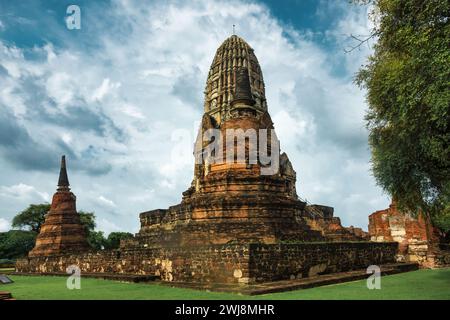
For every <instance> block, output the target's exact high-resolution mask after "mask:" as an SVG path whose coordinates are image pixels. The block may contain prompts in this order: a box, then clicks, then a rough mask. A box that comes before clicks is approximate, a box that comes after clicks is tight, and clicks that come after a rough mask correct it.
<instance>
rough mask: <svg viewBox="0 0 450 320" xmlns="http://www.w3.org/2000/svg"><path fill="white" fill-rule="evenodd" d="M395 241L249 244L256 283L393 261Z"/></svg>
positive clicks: (395, 247)
mask: <svg viewBox="0 0 450 320" xmlns="http://www.w3.org/2000/svg"><path fill="white" fill-rule="evenodd" d="M397 246H398V244H397V243H393V242H390V243H389V242H386V243H370V242H340V243H339V242H334V243H296V244H288V243H286V244H278V245H263V244H258V245H256V244H252V245H250V252H251V254H250V275H251V277H252V278H254V280H255V281H256V282H259V281H276V280H282V279H294V278H304V277H310V276H314V275H317V274H327V273H334V272H344V271H349V270H356V269H363V268H367V267H368V266H370V265H381V264H385V263H392V262H395V254H396V251H397Z"/></svg>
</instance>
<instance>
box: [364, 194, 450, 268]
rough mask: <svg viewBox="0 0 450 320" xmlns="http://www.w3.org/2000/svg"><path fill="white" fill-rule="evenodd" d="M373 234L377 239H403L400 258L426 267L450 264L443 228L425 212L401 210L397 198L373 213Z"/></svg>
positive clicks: (389, 240) (371, 228)
mask: <svg viewBox="0 0 450 320" xmlns="http://www.w3.org/2000/svg"><path fill="white" fill-rule="evenodd" d="M369 235H370V239H371V240H372V241H375V242H391V241H395V242H398V243H399V249H398V252H397V256H396V258H397V261H406V262H418V263H419V264H420V265H421V266H423V267H438V266H445V265H450V251H449V250H448V248H447V247H445V248H443V246H444V245H442V244H440V240H441V239H440V234H439V230H437V229H436V228H435V227H433V225H432V223H431V221H430V219H429V218H428V217H427V216H426V215H425V214H423V213H420V214H419V215H418V216H417V217H414V216H413V215H412V214H409V213H404V212H401V211H400V210H399V209H398V207H397V203H396V201H395V200H392V203H391V205H390V206H389V208H387V209H384V210H379V211H376V212H374V213H372V214H371V215H370V216H369Z"/></svg>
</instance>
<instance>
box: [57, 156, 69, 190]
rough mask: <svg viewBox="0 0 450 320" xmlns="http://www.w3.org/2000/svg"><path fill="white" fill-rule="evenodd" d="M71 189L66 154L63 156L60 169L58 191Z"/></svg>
mask: <svg viewBox="0 0 450 320" xmlns="http://www.w3.org/2000/svg"><path fill="white" fill-rule="evenodd" d="M62 190H69V178H68V177H67V169H66V156H65V155H64V156H62V157H61V168H60V170H59V179H58V191H62Z"/></svg>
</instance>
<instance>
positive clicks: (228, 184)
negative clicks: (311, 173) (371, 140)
mask: <svg viewBox="0 0 450 320" xmlns="http://www.w3.org/2000/svg"><path fill="white" fill-rule="evenodd" d="M229 129H236V130H242V131H243V132H249V130H250V131H251V130H254V131H255V132H261V130H262V131H263V132H265V133H267V136H268V139H267V140H266V141H265V142H263V143H261V139H258V140H257V142H255V140H252V139H250V138H249V137H246V138H245V139H243V140H239V139H236V140H235V138H234V137H231V138H230V137H229V136H227V132H228V130H229ZM272 129H274V124H273V122H272V120H271V117H270V114H269V112H268V106H267V100H266V97H265V87H264V80H263V75H262V71H261V68H260V65H259V63H258V60H257V58H256V56H255V54H254V51H253V49H252V48H251V47H250V46H249V45H248V44H247V43H246V42H245V41H244V40H243V39H241V38H239V37H238V36H236V35H233V36H231V37H229V38H228V39H226V40H225V41H224V43H223V44H222V45H221V46H220V47H219V48H218V49H217V52H216V55H215V57H214V60H213V62H212V65H211V68H210V71H209V75H208V78H207V82H206V89H205V100H204V114H203V117H202V122H201V126H200V129H199V134H198V137H197V141H196V143H195V148H194V156H195V157H196V159H197V160H198V159H199V161H196V164H195V168H194V178H193V180H192V183H191V185H190V186H189V188H188V189H187V190H186V191H185V192H183V195H182V200H181V203H179V204H177V205H174V206H171V207H169V208H167V209H157V210H151V211H147V212H143V213H141V214H140V216H139V218H140V222H141V227H140V230H139V232H138V233H137V234H136V235H135V237H134V238H132V239H129V240H125V241H122V242H121V245H120V248H119V249H117V250H103V251H97V252H94V251H87V252H84V253H78V252H76V251H75V250H74V251H73V252H67V251H66V250H64V251H62V250H61V251H57V250H56V251H50V250H47V251H46V250H40V251H39V250H38V249H39V247H40V246H41V243H42V241H40V242H39V245H38V244H37V246H36V248H35V249H33V251H32V254H30V256H29V257H28V259H23V260H19V261H18V262H17V265H16V268H17V270H18V271H19V272H40V273H54V272H65V268H66V267H67V266H69V265H71V264H77V265H78V266H79V267H80V268H81V271H82V272H85V273H99V274H104V273H119V274H139V275H156V276H159V277H160V278H161V279H162V280H165V281H172V282H198V283H236V284H252V283H258V282H266V281H275V280H282V279H293V278H302V277H308V276H314V275H317V274H326V273H335V272H344V271H349V270H355V269H362V268H367V267H368V266H369V265H373V264H375V265H381V264H386V263H392V262H395V254H396V252H397V246H398V244H397V243H395V242H382V243H375V242H370V241H367V240H368V238H367V234H366V233H365V232H363V231H362V230H361V229H359V228H353V227H350V228H345V227H343V226H342V225H341V223H340V220H339V218H337V217H334V215H333V208H331V207H327V206H323V205H309V204H307V203H306V202H305V201H302V200H301V199H300V198H299V197H298V195H297V190H296V172H295V170H294V169H293V166H292V163H291V162H290V161H289V158H288V156H287V155H286V153H282V152H280V150H279V147H278V146H279V142H278V140H277V138H276V134H275V132H274V131H273V130H272ZM211 130H215V131H214V132H220V133H221V135H220V136H219V138H218V140H216V138H214V139H213V138H212V137H209V136H208V133H209V132H211ZM205 136H206V137H207V138H206V139H205ZM212 142H219V144H218V145H219V148H216V149H214V152H210V153H209V152H207V151H208V150H207V149H208V148H209V147H208V146H210V145H211V143H212ZM256 143H258V146H259V149H258V148H256V146H255V144H256ZM221 146H223V149H222V147H221ZM225 146H228V148H226V147H225ZM230 146H231V148H230ZM240 148H242V149H243V150H245V153H244V161H233V162H231V163H230V162H228V161H223V160H224V159H229V158H228V157H230V158H232V159H235V156H236V155H237V156H238V157H239V149H240ZM261 148H262V149H265V151H266V153H265V154H264V157H266V158H267V157H268V156H270V159H271V163H269V162H268V161H267V159H266V158H264V157H263V153H262V152H261ZM242 149H241V150H242ZM255 150H256V151H255ZM232 151H234V152H232ZM252 152H255V153H256V156H257V157H256V160H255V159H254V158H252V157H251V155H252V154H253V153H252ZM253 155H254V154H253ZM254 160H255V161H254ZM273 161H275V162H277V163H276V164H277V165H276V166H274V167H275V168H276V170H274V171H273V172H272V171H270V170H271V165H273ZM268 170H269V171H268ZM263 171H264V172H269V174H267V173H266V174H262V172H263ZM67 186H68V184H67ZM64 192H68V191H64ZM57 194H58V193H57ZM55 196H56V195H55ZM54 199H55V198H54ZM56 199H59V198H58V197H57V198H56ZM67 199H68V198H67ZM74 205H75V202H74V200H73V206H72V207H70V208H71V209H73V210H75V206H74ZM52 208H53V204H52ZM56 208H57V206H56V204H55V210H56ZM55 210H54V211H51V212H56V211H55ZM63 213H69V211H68V210H65V211H64V212H63ZM48 217H50V214H49V216H48ZM48 219H49V224H50V223H51V222H52V221H55V220H52V219H50V218H48ZM46 223H47V222H46ZM52 223H53V222H52ZM59 223H60V224H61V227H62V225H64V223H65V220H64V219H60V222H59ZM74 225H75V224H74ZM47 230H49V228H48V227H45V228H43V229H42V232H43V233H44V235H45V233H46V232H47ZM65 230H68V229H65ZM67 234H68V235H69V234H72V233H71V232H67ZM80 234H81V230H80ZM44 235H43V236H41V235H40V238H42V237H44ZM44 238H47V239H50V238H49V237H48V236H45V237H44ZM54 239H57V237H55V238H54ZM78 239H79V240H80V239H81V237H80V238H78ZM55 241H56V240H55ZM80 248H81V247H80ZM83 248H84V247H83ZM76 249H77V250H78V247H77V248H76ZM69 251H70V250H69ZM37 253H38V254H37Z"/></svg>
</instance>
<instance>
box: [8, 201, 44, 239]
mask: <svg viewBox="0 0 450 320" xmlns="http://www.w3.org/2000/svg"><path fill="white" fill-rule="evenodd" d="M49 210H50V205H49V204H48V203H43V204H30V205H29V206H28V208H26V209H25V210H23V211H22V212H20V213H19V214H18V215H16V216H15V217H14V218H13V221H12V227H13V228H19V229H23V228H27V229H29V230H31V231H33V232H35V233H39V230H41V225H42V224H43V223H44V220H45V215H46V214H47V212H48V211H49Z"/></svg>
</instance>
